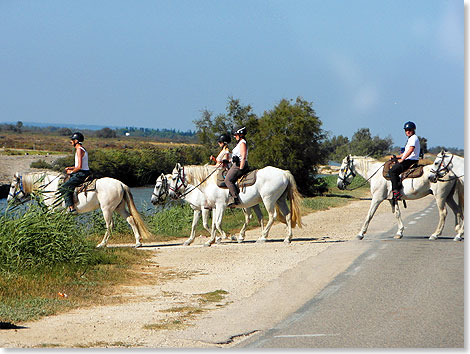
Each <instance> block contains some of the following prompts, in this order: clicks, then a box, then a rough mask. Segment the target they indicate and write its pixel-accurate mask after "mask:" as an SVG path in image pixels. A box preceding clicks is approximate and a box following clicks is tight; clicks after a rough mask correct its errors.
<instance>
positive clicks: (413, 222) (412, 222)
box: [408, 221, 416, 225]
mask: <svg viewBox="0 0 470 354" xmlns="http://www.w3.org/2000/svg"><path fill="white" fill-rule="evenodd" d="M408 224H409V225H413V224H416V221H410V222H409V223H408Z"/></svg>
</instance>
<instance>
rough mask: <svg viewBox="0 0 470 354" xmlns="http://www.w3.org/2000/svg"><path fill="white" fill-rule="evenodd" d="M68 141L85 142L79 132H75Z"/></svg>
mask: <svg viewBox="0 0 470 354" xmlns="http://www.w3.org/2000/svg"><path fill="white" fill-rule="evenodd" d="M70 140H78V142H79V143H82V142H83V141H84V140H85V137H84V136H83V134H82V133H80V132H75V133H73V134H72V136H71V137H70Z"/></svg>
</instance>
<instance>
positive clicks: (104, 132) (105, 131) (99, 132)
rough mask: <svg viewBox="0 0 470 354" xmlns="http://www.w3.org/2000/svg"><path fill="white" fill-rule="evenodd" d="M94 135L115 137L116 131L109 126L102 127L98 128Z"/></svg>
mask: <svg viewBox="0 0 470 354" xmlns="http://www.w3.org/2000/svg"><path fill="white" fill-rule="evenodd" d="M96 136H97V137H98V138H115V137H116V131H115V130H113V129H111V128H108V127H106V128H103V129H100V130H97V131H96Z"/></svg>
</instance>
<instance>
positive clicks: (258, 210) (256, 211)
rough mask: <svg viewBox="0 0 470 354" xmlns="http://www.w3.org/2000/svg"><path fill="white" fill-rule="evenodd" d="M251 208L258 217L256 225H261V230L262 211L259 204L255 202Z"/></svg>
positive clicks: (262, 227)
mask: <svg viewBox="0 0 470 354" xmlns="http://www.w3.org/2000/svg"><path fill="white" fill-rule="evenodd" d="M252 209H253V210H254V212H255V214H256V217H257V218H258V225H259V226H260V227H261V232H263V229H264V223H263V213H262V212H261V208H260V206H259V204H256V205H255V206H253V207H252Z"/></svg>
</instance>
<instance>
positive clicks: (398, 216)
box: [394, 203, 405, 239]
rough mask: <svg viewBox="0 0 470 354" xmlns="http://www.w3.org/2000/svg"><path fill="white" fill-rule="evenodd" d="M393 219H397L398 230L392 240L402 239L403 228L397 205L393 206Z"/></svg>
mask: <svg viewBox="0 0 470 354" xmlns="http://www.w3.org/2000/svg"><path fill="white" fill-rule="evenodd" d="M395 217H396V218H397V223H398V230H397V234H396V235H395V236H394V238H397V239H400V238H402V237H403V231H404V230H405V226H404V225H403V221H402V219H401V211H400V207H399V206H398V203H397V204H396V205H395Z"/></svg>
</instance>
